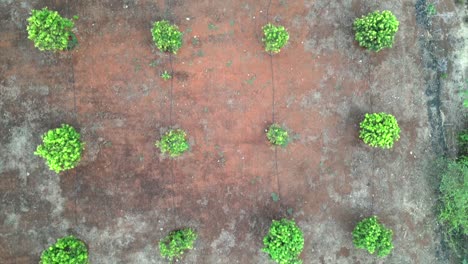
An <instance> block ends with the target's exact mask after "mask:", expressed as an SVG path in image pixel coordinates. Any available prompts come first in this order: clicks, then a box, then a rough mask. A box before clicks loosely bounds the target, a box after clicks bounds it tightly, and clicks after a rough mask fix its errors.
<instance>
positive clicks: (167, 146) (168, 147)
mask: <svg viewBox="0 0 468 264" xmlns="http://www.w3.org/2000/svg"><path fill="white" fill-rule="evenodd" d="M155 145H156V147H158V148H159V149H161V152H162V153H166V152H167V153H169V156H171V157H177V156H180V155H182V154H183V153H184V152H186V151H187V150H188V149H189V148H190V145H189V143H188V140H187V134H186V133H185V131H183V130H181V129H172V130H169V131H168V132H166V133H165V134H164V135H163V136H162V137H161V140H160V141H156V144H155Z"/></svg>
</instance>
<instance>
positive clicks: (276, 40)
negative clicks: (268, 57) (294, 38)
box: [262, 23, 289, 53]
mask: <svg viewBox="0 0 468 264" xmlns="http://www.w3.org/2000/svg"><path fill="white" fill-rule="evenodd" d="M262 40H263V43H264V44H265V51H266V52H272V53H278V52H280V51H281V48H283V47H284V45H286V44H287V43H288V40H289V34H288V31H287V30H286V29H285V28H284V27H283V26H275V25H273V24H271V23H268V24H266V25H265V26H263V39H262Z"/></svg>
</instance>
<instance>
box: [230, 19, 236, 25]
mask: <svg viewBox="0 0 468 264" xmlns="http://www.w3.org/2000/svg"><path fill="white" fill-rule="evenodd" d="M235 24H236V21H234V19H231V20H230V21H229V25H231V27H233V26H234V25H235Z"/></svg>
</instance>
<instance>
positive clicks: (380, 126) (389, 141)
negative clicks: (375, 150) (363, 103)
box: [359, 113, 400, 148]
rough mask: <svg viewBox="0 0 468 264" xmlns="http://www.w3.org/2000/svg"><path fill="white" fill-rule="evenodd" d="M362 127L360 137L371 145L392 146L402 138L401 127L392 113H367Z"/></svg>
mask: <svg viewBox="0 0 468 264" xmlns="http://www.w3.org/2000/svg"><path fill="white" fill-rule="evenodd" d="M360 127H361V130H360V133H359V137H360V138H361V139H362V140H363V141H364V143H366V144H367V145H369V146H371V147H380V148H392V147H393V143H394V142H395V141H397V140H398V139H399V138H400V127H399V126H398V123H397V120H396V119H395V117H394V116H393V115H391V114H386V113H373V114H366V117H365V118H364V120H363V121H362V122H361V124H360Z"/></svg>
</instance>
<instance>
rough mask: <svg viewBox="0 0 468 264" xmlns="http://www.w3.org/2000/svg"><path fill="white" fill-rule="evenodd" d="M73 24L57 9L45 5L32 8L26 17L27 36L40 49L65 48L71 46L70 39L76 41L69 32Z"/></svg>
mask: <svg viewBox="0 0 468 264" xmlns="http://www.w3.org/2000/svg"><path fill="white" fill-rule="evenodd" d="M74 25H75V24H74V23H73V21H71V20H70V19H67V18H63V17H61V16H60V15H59V13H58V12H57V11H52V10H49V9H47V7H44V8H43V9H42V10H32V15H31V16H30V17H29V18H28V26H27V31H28V38H29V39H30V40H32V41H33V42H34V46H35V47H36V48H38V49H39V50H41V51H44V50H51V51H60V50H65V49H67V48H70V47H71V45H69V42H70V41H74V42H76V36H75V35H74V34H73V33H72V32H71V30H72V29H73V27H74ZM74 45H76V43H75V44H74Z"/></svg>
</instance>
